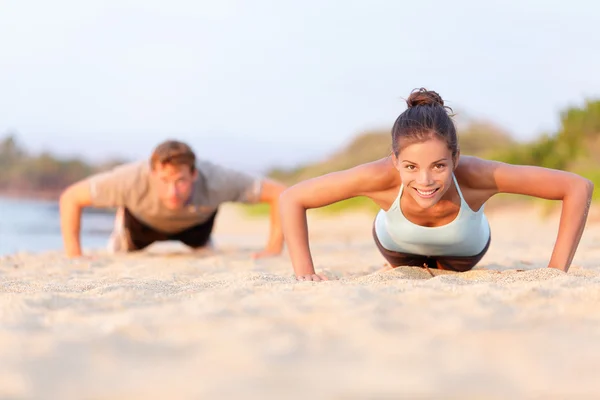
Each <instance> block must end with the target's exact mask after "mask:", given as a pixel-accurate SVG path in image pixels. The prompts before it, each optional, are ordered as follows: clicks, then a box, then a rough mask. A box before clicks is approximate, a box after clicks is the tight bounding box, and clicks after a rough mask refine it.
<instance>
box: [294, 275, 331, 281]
mask: <svg viewBox="0 0 600 400" xmlns="http://www.w3.org/2000/svg"><path fill="white" fill-rule="evenodd" d="M296 279H297V280H299V281H315V282H319V281H328V280H329V278H327V276H325V274H317V273H314V274H306V275H298V276H296Z"/></svg>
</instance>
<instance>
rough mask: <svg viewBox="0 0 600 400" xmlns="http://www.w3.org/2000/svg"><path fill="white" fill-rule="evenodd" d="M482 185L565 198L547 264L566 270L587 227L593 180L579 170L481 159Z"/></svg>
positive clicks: (555, 198) (499, 191)
mask: <svg viewBox="0 0 600 400" xmlns="http://www.w3.org/2000/svg"><path fill="white" fill-rule="evenodd" d="M477 164H479V171H481V173H482V175H481V178H482V179H481V180H480V182H481V183H482V185H484V186H487V189H489V190H490V191H491V193H490V196H491V195H494V194H496V193H514V194H523V195H528V196H533V197H539V198H542V199H548V200H562V212H561V217H560V223H559V228H558V236H557V238H556V243H555V244H554V250H553V252H552V256H551V258H550V262H549V264H548V267H550V268H556V269H560V270H562V271H565V272H567V271H568V270H569V267H570V266H571V262H572V261H573V257H574V256H575V251H576V250H577V246H578V245H579V241H580V239H581V236H582V234H583V230H584V228H585V223H586V220H587V215H588V211H589V207H590V203H591V199H592V193H593V191H594V184H593V183H592V182H591V181H590V180H588V179H585V178H583V177H581V176H579V175H577V174H574V173H571V172H567V171H561V170H554V169H548V168H542V167H536V166H528V165H510V164H505V163H501V162H496V161H483V162H482V161H480V162H477Z"/></svg>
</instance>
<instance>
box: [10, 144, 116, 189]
mask: <svg viewBox="0 0 600 400" xmlns="http://www.w3.org/2000/svg"><path fill="white" fill-rule="evenodd" d="M104 168H106V165H102V166H93V165H90V164H88V163H86V162H85V161H83V160H80V159H76V158H72V159H60V158H57V157H55V156H53V155H52V154H50V153H47V152H43V153H41V154H37V155H34V154H29V153H28V152H27V151H26V150H25V149H24V148H23V147H22V146H21V145H20V144H19V143H18V141H17V137H16V135H15V134H8V135H6V136H5V137H4V138H3V139H1V140H0V190H2V191H14V192H23V193H31V194H33V193H47V194H53V195H57V194H58V193H59V192H60V191H62V190H63V189H64V188H65V187H67V186H68V185H70V184H71V183H73V182H76V181H77V180H79V179H82V178H85V177H86V176H88V175H90V174H92V173H94V172H96V171H100V170H103V169H104Z"/></svg>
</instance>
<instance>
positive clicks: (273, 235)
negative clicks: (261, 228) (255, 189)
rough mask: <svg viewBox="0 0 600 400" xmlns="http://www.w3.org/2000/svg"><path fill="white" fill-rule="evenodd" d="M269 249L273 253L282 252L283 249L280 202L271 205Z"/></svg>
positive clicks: (276, 201)
mask: <svg viewBox="0 0 600 400" xmlns="http://www.w3.org/2000/svg"><path fill="white" fill-rule="evenodd" d="M267 249H269V250H272V251H281V250H282V249H283V231H282V229H281V217H280V215H279V201H278V200H274V201H272V202H271V203H270V231H269V242H268V243H267Z"/></svg>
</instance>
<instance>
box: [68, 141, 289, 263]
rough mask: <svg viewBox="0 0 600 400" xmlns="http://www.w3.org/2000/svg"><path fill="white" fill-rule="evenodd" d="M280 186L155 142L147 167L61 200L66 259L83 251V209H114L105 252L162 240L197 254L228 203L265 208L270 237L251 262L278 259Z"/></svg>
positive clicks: (118, 173) (182, 147)
mask: <svg viewBox="0 0 600 400" xmlns="http://www.w3.org/2000/svg"><path fill="white" fill-rule="evenodd" d="M284 189H285V187H284V186H282V185H280V184H279V183H276V182H274V181H272V180H269V179H266V178H262V179H261V178H254V177H252V176H250V175H248V174H246V173H243V172H240V171H235V170H232V169H228V168H225V167H222V166H219V165H216V164H214V163H211V162H208V161H201V160H197V159H196V156H195V154H194V152H193V151H192V149H191V148H190V147H189V146H188V145H187V144H185V143H183V142H180V141H176V140H168V141H165V142H163V143H161V144H159V145H158V146H157V147H156V148H155V149H154V151H153V153H152V156H151V157H150V160H149V162H148V161H142V162H133V163H129V164H125V165H122V166H118V167H116V168H114V169H112V170H110V171H107V172H102V173H98V174H95V175H92V176H91V177H88V178H86V179H84V180H81V181H79V182H76V183H74V184H73V185H71V186H70V187H68V188H67V189H66V190H65V191H64V192H63V194H62V195H61V197H60V220H61V229H62V236H63V241H64V246H65V252H66V254H67V256H68V257H79V256H81V255H82V253H81V244H80V237H79V236H80V226H81V210H82V209H83V208H84V207H87V206H93V207H111V208H113V207H114V208H117V209H118V211H117V218H116V221H115V230H114V232H113V234H112V235H111V240H110V243H109V250H112V251H115V252H117V251H120V252H130V251H138V250H142V249H144V248H145V247H147V246H148V245H150V244H152V243H154V242H157V241H165V240H177V241H180V242H183V243H184V244H186V245H187V246H189V247H191V248H194V249H201V248H205V247H207V246H210V244H211V241H210V239H211V233H212V230H213V225H214V221H215V217H216V215H217V212H218V209H219V206H220V205H221V204H222V203H225V202H238V203H246V204H251V203H259V202H260V203H269V204H270V236H269V240H268V242H267V245H266V247H265V249H264V250H263V251H261V252H259V253H255V254H254V255H253V256H254V257H264V256H271V255H277V254H280V253H281V250H282V248H283V235H282V230H281V224H280V219H279V211H278V208H279V207H278V205H279V195H280V193H281V192H282V191H283V190H284Z"/></svg>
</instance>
